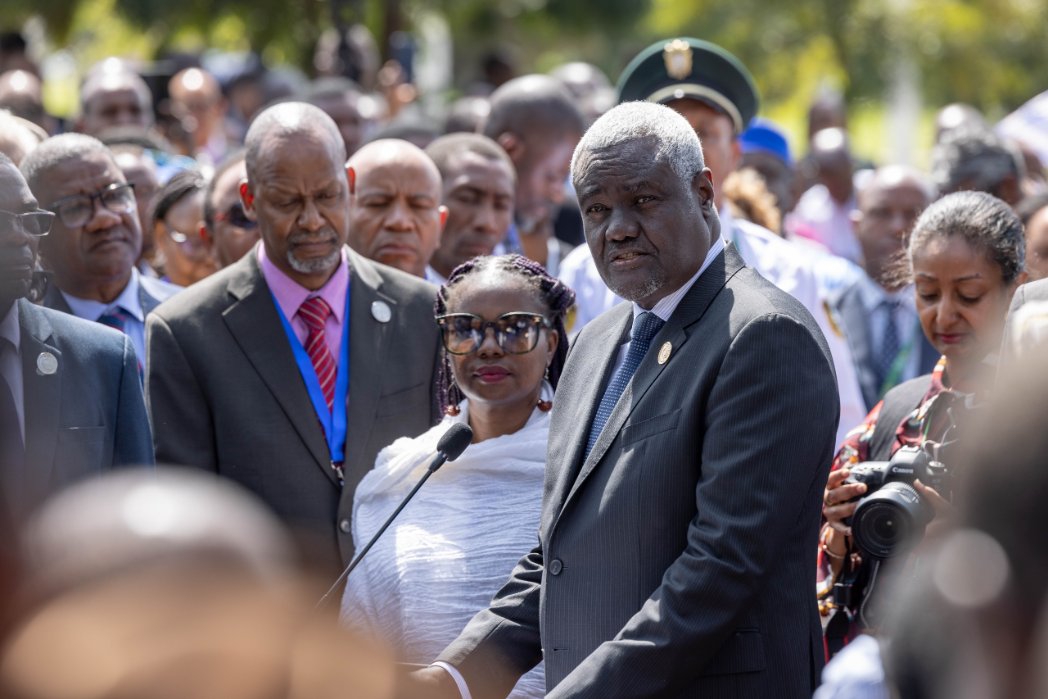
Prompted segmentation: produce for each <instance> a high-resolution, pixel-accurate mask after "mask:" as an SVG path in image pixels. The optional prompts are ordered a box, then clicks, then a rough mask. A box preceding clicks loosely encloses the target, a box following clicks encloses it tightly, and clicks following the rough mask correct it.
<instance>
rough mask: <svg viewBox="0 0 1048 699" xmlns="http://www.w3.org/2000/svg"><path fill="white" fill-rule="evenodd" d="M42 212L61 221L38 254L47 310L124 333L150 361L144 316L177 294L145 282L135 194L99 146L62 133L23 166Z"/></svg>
mask: <svg viewBox="0 0 1048 699" xmlns="http://www.w3.org/2000/svg"><path fill="white" fill-rule="evenodd" d="M22 173H23V174H24V175H25V178H26V181H27V182H28V183H29V188H30V189H31V190H32V191H33V194H34V195H36V197H37V199H39V201H40V205H41V208H43V209H46V210H48V211H51V212H53V213H54V214H55V218H54V224H53V226H52V231H51V234H50V235H49V236H47V237H46V238H44V239H42V240H41V245H40V253H41V257H42V258H43V265H44V268H45V269H46V270H47V272H48V275H49V285H48V289H47V292H46V294H45V295H44V298H43V305H45V306H47V307H48V308H54V309H56V310H59V311H64V312H66V313H72V314H73V315H75V316H78V317H80V318H84V319H86V320H94V321H98V322H100V323H103V324H105V325H108V326H110V327H113V328H116V329H118V330H121V331H122V332H124V333H125V334H127V336H128V337H130V338H131V342H132V343H133V344H134V346H135V352H136V354H137V355H138V357H139V358H142V357H145V356H146V347H145V317H146V315H147V314H149V313H150V312H151V311H152V310H153V309H154V308H156V307H157V306H158V305H159V304H160V302H161V301H163V300H165V299H167V298H169V297H171V296H172V295H174V294H175V293H176V292H177V291H179V287H177V286H175V285H174V284H168V283H166V282H163V281H160V280H158V279H150V278H148V277H145V276H142V275H140V274H139V273H138V270H137V269H136V268H135V263H136V262H137V261H138V258H139V254H140V252H141V248H142V229H141V227H140V225H139V221H138V209H137V206H136V205H135V192H134V187H132V186H131V185H130V184H128V182H127V180H126V179H125V178H124V174H123V173H122V172H121V171H120V168H119V167H118V166H117V164H116V162H115V161H114V159H113V154H112V153H111V152H110V151H109V149H108V148H106V147H105V146H104V145H103V144H102V142H101V141H98V140H97V139H95V138H93V137H91V136H85V135H82V134H63V135H61V136H55V137H53V138H49V139H48V140H46V141H44V142H43V143H41V144H40V145H39V146H38V147H37V148H36V149H35V150H34V151H33V152H32V153H31V154H30V155H29V156H27V157H26V159H25V160H24V161H23V162H22Z"/></svg>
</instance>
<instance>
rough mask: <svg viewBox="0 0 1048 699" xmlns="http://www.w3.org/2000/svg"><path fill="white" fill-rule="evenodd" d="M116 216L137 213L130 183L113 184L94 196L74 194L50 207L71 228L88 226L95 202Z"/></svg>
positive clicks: (133, 190)
mask: <svg viewBox="0 0 1048 699" xmlns="http://www.w3.org/2000/svg"><path fill="white" fill-rule="evenodd" d="M96 200H97V201H100V202H102V206H104V207H105V208H107V209H109V210H110V211H112V212H113V213H114V214H129V213H131V212H133V211H135V187H134V185H132V184H131V183H129V182H124V183H113V184H111V185H109V186H108V187H103V188H102V189H100V190H98V191H97V192H95V193H94V194H73V195H71V196H68V197H62V198H61V199H59V200H58V201H56V202H54V203H53V204H51V206H50V207H48V208H49V209H50V210H51V211H54V212H55V213H56V214H58V218H60V219H61V220H62V223H63V224H64V225H65V226H67V227H69V228H78V227H80V226H83V225H86V224H87V222H88V221H90V220H91V217H92V216H93V215H94V213H95V201H96Z"/></svg>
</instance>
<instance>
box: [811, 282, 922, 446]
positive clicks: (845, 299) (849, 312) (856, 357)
mask: <svg viewBox="0 0 1048 699" xmlns="http://www.w3.org/2000/svg"><path fill="white" fill-rule="evenodd" d="M831 306H832V307H833V310H834V312H835V313H836V317H837V320H838V321H839V322H840V324H841V326H842V329H843V330H844V336H845V338H846V339H847V340H848V348H849V349H850V350H851V355H852V362H854V363H855V373H856V375H857V376H858V377H859V386H860V388H862V398H863V402H865V403H866V409H867V410H873V406H875V405H877V402H878V401H879V400H880V399H881V397H882V396H881V395H880V390H881V386H880V384H879V383H878V381H877V368H876V366H875V363H874V354H873V350H874V347H873V339H872V338H871V336H870V314H869V312H868V311H867V310H866V306H864V305H863V303H862V292H861V291H860V285H859V284H853V285H851V286H849V287H847V288H846V289H844V290H843V291H841V293H840V294H838V295H837V296H836V297H834V298H833V299H832V300H831ZM916 339H917V348H916V349H917V351H918V352H919V353H920V356H919V357H918V360H917V373H916V374H914V375H913V376H906V375H904V376H903V377H902V380H901V381H900V382H899V383H902V381H905V380H908V379H912V378H914V377H917V376H924V375H925V374H928V373H931V370H932V369H934V368H935V363H936V362H938V361H939V357H940V355H939V352H938V351H937V350H936V349H935V348H934V347H933V346H932V344H931V343H930V342H928V338H926V337H925V336H924V333H923V332H922V331H921V330H920V329H918V330H917V338H916ZM852 427H854V425H852Z"/></svg>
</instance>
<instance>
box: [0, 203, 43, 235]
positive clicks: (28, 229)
mask: <svg viewBox="0 0 1048 699" xmlns="http://www.w3.org/2000/svg"><path fill="white" fill-rule="evenodd" d="M54 220H55V215H54V214H53V213H51V212H50V211H43V210H40V211H26V212H25V213H21V214H15V213H11V212H10V211H0V233H3V234H5V235H10V234H11V233H14V232H15V231H21V232H22V233H25V234H26V235H31V236H33V237H34V238H42V237H44V236H45V235H47V234H48V233H50V232H51V223H52V222H53V221H54Z"/></svg>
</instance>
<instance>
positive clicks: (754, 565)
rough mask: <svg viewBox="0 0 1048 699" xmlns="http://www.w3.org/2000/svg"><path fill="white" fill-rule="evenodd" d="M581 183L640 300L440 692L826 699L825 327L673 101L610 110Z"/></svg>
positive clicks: (623, 322)
mask: <svg viewBox="0 0 1048 699" xmlns="http://www.w3.org/2000/svg"><path fill="white" fill-rule="evenodd" d="M572 178H573V180H574V184H575V188H576V190H577V192H578V195H579V204H580V206H581V208H582V214H583V223H584V227H585V232H586V240H587V243H588V244H589V247H590V249H591V251H592V253H593V258H594V260H595V261H596V264H597V267H598V269H599V270H600V273H601V276H602V277H603V278H604V280H605V282H606V283H607V284H608V286H609V287H610V288H611V289H612V290H614V291H615V292H616V293H617V294H619V295H620V296H622V297H623V298H625V299H627V300H628V301H630V302H631V303H629V304H622V305H620V306H617V307H616V308H615V309H613V310H612V311H609V312H608V313H606V314H604V315H603V316H601V317H600V318H598V319H597V320H595V321H593V322H592V323H590V324H589V325H587V326H586V327H585V328H584V329H583V330H582V332H581V333H580V335H579V337H578V339H577V341H576V343H575V346H574V347H573V348H572V353H571V356H570V358H569V360H568V363H567V365H566V367H565V370H564V374H563V376H562V378H561V383H560V385H559V386H558V392H557V401H556V404H555V406H554V408H553V410H554V415H553V418H552V423H551V424H552V426H551V428H550V437H549V450H548V475H547V488H546V492H545V499H544V501H543V508H542V519H541V522H540V528H539V543H538V545H537V546H536V548H535V549H533V550H532V551H531V552H530V553H528V554H527V555H525V556H524V557H523V558H522V559H521V560H520V563H519V564H518V566H517V568H516V570H514V571H513V574H512V576H511V578H510V580H509V581H508V582H507V584H506V585H505V586H504V587H503V588H502V590H501V591H500V592H499V593H498V595H497V596H496V597H495V599H494V600H493V602H492V604H491V607H490V608H489V609H487V610H485V611H482V612H480V613H479V614H478V615H477V616H476V617H475V618H474V619H473V620H472V621H471V622H470V624H469V625H468V626H467V627H466V629H465V630H464V631H463V632H462V634H461V635H460V636H459V638H458V639H457V640H456V641H455V642H453V643H452V644H451V645H450V646H449V647H448V648H447V649H446V650H445V651H444V652H443V653H442V654H441V655H440V658H439V659H438V661H437V663H436V665H437V667H430V668H427V669H424V670H421V671H420V672H418V673H416V674H414V675H412V676H411V677H412V680H413V682H414V683H415V685H416V687H413V689H414V688H420V687H421V686H426V689H425V690H423V694H425V692H430V693H431V694H429V695H430V696H438V695H439V696H448V697H453V696H456V689H458V692H459V693H461V694H463V695H466V694H468V695H469V696H472V697H473V699H481V698H482V697H484V698H486V697H503V696H505V695H506V694H507V693H508V692H509V690H510V689H511V688H512V687H513V683H514V682H515V681H516V678H517V677H518V676H519V675H520V674H522V673H523V672H525V671H526V670H527V669H528V668H530V667H531V666H533V665H535V664H536V663H538V662H539V661H540V660H544V662H545V671H546V682H547V691H548V694H547V696H548V697H556V698H558V699H560V698H562V697H592V698H593V699H596V698H597V697H600V698H601V699H608V698H614V697H634V698H636V697H652V698H654V697H660V698H665V697H697V696H702V697H729V696H730V697H736V696H778V697H808V696H810V695H811V692H812V690H813V689H814V684H815V681H816V678H817V677H818V673H819V667H820V665H821V660H820V659H821V656H822V650H821V647H822V646H821V642H822V641H821V626H820V623H819V617H818V611H817V609H816V605H815V600H814V598H813V596H812V594H811V589H812V585H813V584H814V582H815V577H814V570H813V568H812V564H813V562H814V558H815V550H816V539H817V530H818V526H819V518H820V507H821V504H822V503H821V499H820V497H821V490H820V488H821V487H822V486H821V484H822V483H823V481H824V480H825V478H826V472H827V462H828V460H829V458H830V456H831V454H832V451H833V447H834V431H835V429H836V426H837V417H838V404H837V391H836V386H835V384H834V377H833V368H832V366H833V365H832V360H831V358H830V355H829V350H828V348H827V346H826V342H825V339H824V338H823V336H822V334H821V333H820V332H819V330H818V327H817V325H816V324H815V321H814V320H813V319H812V317H811V315H810V314H809V313H808V312H807V311H806V310H805V309H804V308H803V307H802V306H801V305H800V303H799V302H797V301H796V300H795V299H793V298H792V297H790V296H788V295H787V294H786V293H785V292H783V291H780V290H779V289H777V288H776V287H774V286H773V285H772V284H771V283H770V282H768V281H767V280H765V279H764V278H763V277H761V276H760V275H759V274H757V273H756V272H755V271H753V270H752V269H749V268H747V267H746V266H745V265H744V263H743V261H742V258H741V257H740V256H739V254H738V252H736V250H735V247H734V245H732V244H730V243H726V242H725V241H724V240H723V238H722V237H721V231H720V221H719V219H718V216H717V211H716V207H715V205H714V190H713V184H712V180H711V178H710V171H709V169H708V168H706V167H705V164H704V161H703V157H702V151H701V147H700V145H699V140H698V138H697V137H696V135H695V132H694V130H693V129H692V128H691V127H690V126H689V125H688V122H687V121H686V120H685V119H684V118H683V117H681V116H680V115H679V114H677V113H676V112H674V111H673V110H671V109H669V108H667V107H664V106H660V105H655V104H648V103H641V102H634V103H628V104H623V105H620V106H619V107H616V108H615V109H613V110H611V111H610V112H608V113H607V114H606V115H605V116H603V117H602V118H601V119H599V120H598V121H597V122H596V123H595V124H594V125H593V127H591V129H590V130H589V131H588V132H587V133H586V135H585V136H584V137H583V139H582V141H581V142H580V144H579V146H578V148H577V149H576V151H575V156H574V159H573V162H572Z"/></svg>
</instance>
